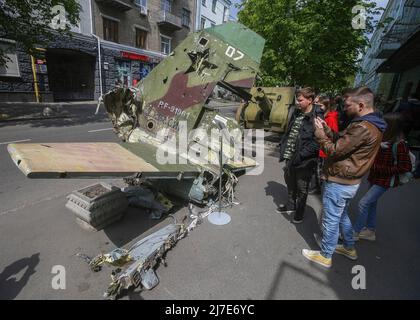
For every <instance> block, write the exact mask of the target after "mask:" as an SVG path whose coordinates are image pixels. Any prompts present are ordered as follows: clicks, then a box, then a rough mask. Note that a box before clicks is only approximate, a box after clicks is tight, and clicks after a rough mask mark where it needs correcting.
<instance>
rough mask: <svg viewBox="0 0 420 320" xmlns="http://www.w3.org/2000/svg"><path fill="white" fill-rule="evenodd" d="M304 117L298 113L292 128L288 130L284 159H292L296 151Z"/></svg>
mask: <svg viewBox="0 0 420 320" xmlns="http://www.w3.org/2000/svg"><path fill="white" fill-rule="evenodd" d="M304 117H305V114H304V113H300V114H299V115H298V116H297V117H296V119H295V122H293V125H292V128H291V129H290V133H289V137H288V138H287V144H286V149H285V151H284V156H283V157H284V159H287V160H290V159H292V157H293V155H294V153H295V151H296V142H297V139H298V137H299V132H300V128H301V127H302V123H303V118H304Z"/></svg>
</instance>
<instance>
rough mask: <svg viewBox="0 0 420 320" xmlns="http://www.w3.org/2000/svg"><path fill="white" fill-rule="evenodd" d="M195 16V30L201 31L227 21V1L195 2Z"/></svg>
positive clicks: (202, 0) (229, 3)
mask: <svg viewBox="0 0 420 320" xmlns="http://www.w3.org/2000/svg"><path fill="white" fill-rule="evenodd" d="M196 2H197V4H196V5H197V15H196V21H195V23H196V29H197V30H202V29H204V28H210V27H212V26H215V25H218V24H222V23H224V22H227V21H229V15H230V7H231V6H232V2H231V1H229V0H196Z"/></svg>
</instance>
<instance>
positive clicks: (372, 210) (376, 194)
mask: <svg viewBox="0 0 420 320" xmlns="http://www.w3.org/2000/svg"><path fill="white" fill-rule="evenodd" d="M387 190H388V188H385V187H382V186H378V185H376V184H372V185H371V187H370V188H369V190H368V192H367V193H366V194H365V196H364V197H363V198H362V199H361V200H360V202H359V215H358V216H357V220H356V223H355V225H354V231H355V232H356V233H359V232H360V231H361V230H362V229H363V228H364V227H367V228H368V229H369V230H375V227H376V206H377V204H378V200H379V198H380V197H381V196H382V195H383V194H384V193H385V192H386V191H387Z"/></svg>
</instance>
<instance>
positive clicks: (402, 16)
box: [355, 0, 420, 101]
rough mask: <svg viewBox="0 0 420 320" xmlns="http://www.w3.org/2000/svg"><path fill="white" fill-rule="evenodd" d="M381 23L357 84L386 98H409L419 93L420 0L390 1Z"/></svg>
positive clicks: (364, 58)
mask: <svg viewBox="0 0 420 320" xmlns="http://www.w3.org/2000/svg"><path fill="white" fill-rule="evenodd" d="M380 22H381V24H383V25H382V26H381V27H379V28H378V29H377V30H375V32H374V34H373V36H372V38H371V40H370V46H369V48H368V49H367V51H366V53H365V55H364V57H363V59H362V62H361V71H360V72H359V73H358V74H357V76H356V80H355V85H356V86H360V85H367V86H369V87H370V88H371V89H372V90H373V91H375V92H376V93H377V94H378V95H381V96H382V97H383V99H384V100H387V101H389V100H395V99H402V100H406V99H407V98H408V96H409V95H410V94H412V93H416V92H417V93H420V45H418V44H419V43H420V39H419V37H420V33H419V32H420V0H390V1H389V2H388V5H387V7H386V9H385V11H384V13H383V15H382V17H381V20H380ZM381 24H380V25H381ZM416 44H417V45H416Z"/></svg>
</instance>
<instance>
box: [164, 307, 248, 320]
mask: <svg viewBox="0 0 420 320" xmlns="http://www.w3.org/2000/svg"><path fill="white" fill-rule="evenodd" d="M201 314H208V315H210V316H213V317H215V318H217V317H220V316H226V315H231V316H245V315H255V305H253V304H250V305H234V304H210V305H209V306H208V307H199V306H196V307H185V306H182V307H180V306H176V305H175V304H172V306H168V307H166V308H165V315H184V316H192V317H193V318H195V317H197V316H200V315H201Z"/></svg>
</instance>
